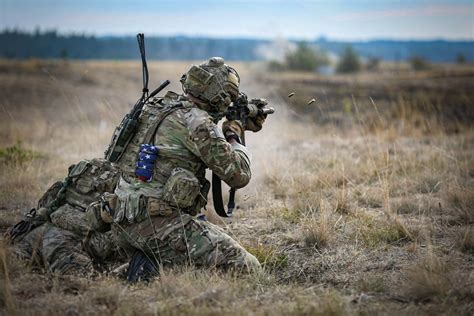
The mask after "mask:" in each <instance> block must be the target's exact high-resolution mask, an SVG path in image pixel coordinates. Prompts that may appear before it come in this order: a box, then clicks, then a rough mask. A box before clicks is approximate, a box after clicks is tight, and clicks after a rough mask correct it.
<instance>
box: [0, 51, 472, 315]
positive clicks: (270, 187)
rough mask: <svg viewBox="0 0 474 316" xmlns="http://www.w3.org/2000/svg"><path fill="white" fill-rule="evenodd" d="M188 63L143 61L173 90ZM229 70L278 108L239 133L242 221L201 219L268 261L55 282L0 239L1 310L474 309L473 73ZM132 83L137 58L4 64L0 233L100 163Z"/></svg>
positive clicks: (133, 90)
mask: <svg viewBox="0 0 474 316" xmlns="http://www.w3.org/2000/svg"><path fill="white" fill-rule="evenodd" d="M190 64H191V62H179V63H178V62H176V63H172V62H166V63H165V62H159V63H158V62H157V63H152V64H151V66H150V73H151V83H152V85H158V83H159V82H161V81H163V80H164V79H170V80H171V81H172V89H173V90H174V91H180V86H179V85H178V83H179V82H178V79H179V76H180V75H181V74H182V73H183V72H184V71H185V70H186V69H187V68H188V67H189V65H190ZM233 66H235V68H237V69H238V70H239V72H240V74H241V77H242V81H243V90H244V91H247V92H248V94H249V95H250V96H252V97H266V98H268V100H269V101H270V103H271V104H272V105H273V106H274V107H275V109H276V114H274V115H273V116H271V117H269V118H268V120H267V123H266V125H265V126H264V129H263V130H262V131H261V132H260V133H257V134H252V135H248V139H247V143H248V146H249V148H250V150H251V152H252V153H253V166H252V170H253V174H254V176H253V179H252V181H251V184H250V185H249V186H248V187H246V188H244V189H243V190H241V191H238V201H239V204H240V205H239V206H240V208H239V209H238V210H237V211H236V215H235V217H234V218H233V219H232V221H228V222H223V221H221V220H219V219H218V218H217V217H216V216H215V214H213V213H212V210H211V209H212V208H210V207H208V215H209V217H210V218H211V220H213V221H215V222H219V224H220V225H222V226H223V227H224V228H225V229H226V231H227V232H228V233H229V234H230V235H232V236H234V237H235V238H236V239H237V240H238V241H240V243H242V244H243V245H244V246H245V247H246V248H247V249H248V250H249V251H251V252H252V253H253V254H255V255H256V256H257V258H258V259H259V260H260V262H261V263H262V264H263V266H264V267H265V272H264V273H263V274H261V275H258V276H236V275H232V274H226V273H222V272H216V271H207V270H202V269H195V268H192V267H179V268H176V269H174V270H165V271H164V273H163V274H162V275H161V277H160V278H159V279H157V280H155V281H153V282H151V283H150V284H138V285H133V286H130V285H128V284H126V283H125V282H124V281H122V280H120V279H118V278H115V277H113V276H110V275H101V276H98V277H96V278H94V279H88V278H80V277H74V278H73V277H56V276H50V275H48V274H46V273H44V272H42V271H36V270H35V269H34V268H33V267H31V266H30V265H29V264H28V263H25V262H19V261H18V260H16V259H15V258H13V257H12V256H9V249H8V246H7V245H5V244H4V242H3V241H1V242H2V243H1V244H0V314H2V315H14V314H18V315H28V314H52V315H56V314H57V315H82V314H106V315H107V314H108V315H116V314H117V315H134V314H137V315H143V314H160V315H161V314H170V315H181V314H192V315H201V314H206V315H207V314H214V315H218V314H219V315H221V314H226V315H227V314H228V315H234V314H235V315H248V314H255V315H275V314H276V315H280V314H281V315H287V314H302V315H346V314H364V315H365V314H367V315H372V314H389V315H399V314H456V315H472V314H474V226H473V224H474V157H473V148H474V131H473V122H474V68H473V67H470V66H463V67H460V66H449V65H441V66H437V67H436V68H435V69H432V70H430V71H425V72H417V73H413V72H411V71H410V70H409V69H407V68H403V67H398V68H395V67H393V66H392V67H386V68H383V69H382V70H381V71H380V72H379V73H361V74H358V75H354V76H339V75H336V76H331V77H324V76H320V75H316V74H303V73H301V74H298V73H269V72H267V71H265V68H264V67H263V65H260V64H242V63H236V64H233ZM140 90H141V73H140V65H139V63H137V62H114V61H107V62H94V61H90V62H79V61H78V62H70V61H69V62H67V61H56V62H46V61H38V60H30V61H24V62H13V61H1V62H0V119H1V125H0V215H1V216H0V232H2V233H3V232H4V231H5V230H6V228H7V227H8V226H10V225H12V224H14V223H15V222H16V221H18V220H19V219H20V217H21V214H22V212H24V211H25V210H27V209H29V208H31V207H34V206H35V204H36V201H37V199H38V198H39V197H40V195H41V193H42V192H43V191H44V190H46V189H47V188H48V186H49V185H51V184H52V183H53V182H54V181H56V180H58V179H63V178H64V177H65V176H66V172H67V167H68V166H69V165H70V164H73V163H75V162H77V161H78V160H80V159H82V158H93V157H102V156H103V151H104V149H105V147H106V145H107V144H108V141H109V139H110V135H111V133H112V131H113V128H114V127H115V125H116V124H117V123H118V122H119V121H120V119H121V117H122V116H123V115H124V113H126V111H128V110H129V107H130V106H131V104H133V103H134V102H135V100H136V99H137V98H138V97H139V92H140ZM290 92H295V95H294V96H292V97H291V98H288V97H287V95H288V94H289V93H290ZM312 98H315V99H316V102H314V103H312V104H310V105H308V104H307V103H308V101H309V100H311V99H312Z"/></svg>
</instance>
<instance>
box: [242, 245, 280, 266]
mask: <svg viewBox="0 0 474 316" xmlns="http://www.w3.org/2000/svg"><path fill="white" fill-rule="evenodd" d="M245 249H247V251H248V252H250V253H251V254H252V255H254V256H255V257H256V258H257V259H258V261H259V262H260V263H261V264H262V266H263V267H264V268H266V269H269V270H275V269H279V268H284V267H286V266H287V265H288V256H287V255H285V254H283V253H281V252H279V251H278V249H276V248H275V247H274V246H271V245H265V244H262V243H258V244H257V245H256V246H248V247H245Z"/></svg>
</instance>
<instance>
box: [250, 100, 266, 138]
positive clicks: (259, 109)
mask: <svg viewBox="0 0 474 316" xmlns="http://www.w3.org/2000/svg"><path fill="white" fill-rule="evenodd" d="M267 105H268V102H267V100H265V99H252V100H250V102H249V104H248V107H249V112H250V113H251V114H253V115H249V116H248V118H247V122H246V124H245V127H246V130H248V131H252V132H258V131H260V130H261V129H262V126H263V123H264V122H265V119H266V118H267V113H266V112H265V111H263V109H265V107H266V106H267Z"/></svg>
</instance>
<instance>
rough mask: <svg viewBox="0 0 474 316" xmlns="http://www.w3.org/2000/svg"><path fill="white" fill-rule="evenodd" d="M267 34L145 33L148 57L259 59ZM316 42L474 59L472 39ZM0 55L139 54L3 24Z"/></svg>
mask: <svg viewBox="0 0 474 316" xmlns="http://www.w3.org/2000/svg"><path fill="white" fill-rule="evenodd" d="M270 43H271V41H269V40H258V39H215V38H203V37H185V36H169V37H165V36H160V37H156V36H152V37H146V50H147V56H148V58H149V59H161V60H201V59H206V58H208V57H209V56H222V57H224V58H225V59H227V60H244V61H248V60H261V59H263V57H262V55H260V51H261V50H258V49H257V48H258V47H259V46H261V45H268V44H270ZM312 43H313V44H316V45H318V46H319V47H320V48H321V49H323V50H327V51H328V52H331V53H334V54H337V55H340V53H341V52H342V51H343V50H344V49H345V47H347V46H348V45H350V46H352V47H353V48H354V49H355V50H356V51H357V52H358V53H359V54H360V55H361V56H363V57H367V58H368V57H378V58H380V59H382V60H389V61H403V60H408V59H409V58H411V57H413V56H419V57H423V58H426V59H427V60H430V61H432V62H454V61H456V59H457V58H458V57H459V56H460V55H462V56H463V57H464V58H465V60H466V61H471V62H473V61H474V42H473V41H443V40H436V41H392V40H377V41H367V42H341V41H331V40H327V39H324V38H321V39H318V40H316V41H314V42H312ZM0 57H1V58H17V59H25V58H71V59H137V58H138V48H137V43H136V39H135V37H133V36H122V37H96V36H88V35H82V34H70V35H63V34H59V33H57V32H56V31H43V32H41V31H36V32H32V33H28V32H23V31H18V30H4V31H2V32H1V33H0Z"/></svg>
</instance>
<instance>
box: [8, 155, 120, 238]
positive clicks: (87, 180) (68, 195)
mask: <svg viewBox="0 0 474 316" xmlns="http://www.w3.org/2000/svg"><path fill="white" fill-rule="evenodd" d="M119 177H120V174H119V171H118V169H117V168H116V167H114V166H113V165H112V163H110V162H109V161H107V160H105V159H92V160H81V161H80V162H78V163H77V164H74V165H71V166H70V167H69V172H68V176H67V177H66V178H65V179H64V181H58V182H56V183H54V184H53V185H52V186H51V187H49V189H48V190H47V191H46V192H45V193H44V194H43V196H42V197H41V198H40V200H39V201H38V205H37V208H34V209H32V210H30V211H29V212H28V213H27V214H25V217H24V219H23V220H22V221H20V222H19V223H18V224H16V225H15V226H13V227H11V228H10V229H9V230H8V231H7V233H6V237H7V239H8V240H10V241H11V242H12V243H13V242H15V240H16V239H17V238H19V237H21V236H23V235H25V234H26V233H28V232H29V231H31V230H32V229H34V228H35V227H37V226H39V225H41V224H43V223H45V222H46V221H51V222H53V224H55V225H56V226H58V227H60V228H63V229H66V230H69V231H73V232H74V233H77V234H80V235H84V234H85V233H86V231H87V230H88V226H87V224H86V222H85V221H84V220H83V216H82V214H83V212H85V210H86V208H87V207H88V206H89V204H91V203H92V202H95V201H97V200H99V198H100V196H101V195H102V194H103V193H105V192H113V191H114V189H115V186H116V185H117V182H118V179H119ZM55 212H58V213H57V214H55ZM61 213H64V214H61ZM75 213H76V214H75ZM63 215H64V216H63Z"/></svg>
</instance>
